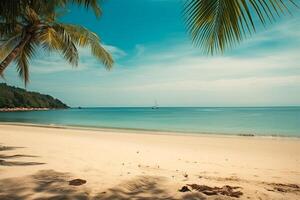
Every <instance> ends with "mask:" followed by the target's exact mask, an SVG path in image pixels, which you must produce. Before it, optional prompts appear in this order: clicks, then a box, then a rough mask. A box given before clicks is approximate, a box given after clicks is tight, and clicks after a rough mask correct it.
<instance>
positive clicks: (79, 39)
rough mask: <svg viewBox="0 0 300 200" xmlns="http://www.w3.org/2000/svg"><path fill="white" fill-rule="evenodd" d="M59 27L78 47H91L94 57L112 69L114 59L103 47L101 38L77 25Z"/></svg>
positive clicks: (60, 25)
mask: <svg viewBox="0 0 300 200" xmlns="http://www.w3.org/2000/svg"><path fill="white" fill-rule="evenodd" d="M57 26H59V27H62V28H63V29H64V30H65V31H66V32H67V34H68V35H69V36H70V37H71V40H72V41H74V43H75V44H76V45H78V46H81V47H87V46H89V47H90V49H91V53H92V55H94V56H95V57H96V58H97V59H99V60H100V61H101V62H102V63H103V64H104V65H105V67H106V68H107V69H111V68H112V65H113V59H112V57H111V55H110V53H109V52H107V51H106V50H105V48H104V47H103V46H102V45H101V41H100V38H99V37H98V36H97V35H96V34H95V33H93V32H91V31H89V30H88V29H86V28H84V27H82V26H77V25H70V24H58V25H57Z"/></svg>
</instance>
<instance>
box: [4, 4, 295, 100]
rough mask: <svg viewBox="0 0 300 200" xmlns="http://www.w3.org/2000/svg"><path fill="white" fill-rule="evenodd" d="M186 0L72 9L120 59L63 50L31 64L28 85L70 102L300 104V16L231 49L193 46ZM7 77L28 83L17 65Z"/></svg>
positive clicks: (69, 18) (70, 18)
mask: <svg viewBox="0 0 300 200" xmlns="http://www.w3.org/2000/svg"><path fill="white" fill-rule="evenodd" d="M182 2H183V1H182V0H126V1H125V0H106V1H104V3H103V15H102V17H101V18H100V19H96V18H95V17H94V15H93V13H92V12H89V11H86V10H84V9H80V8H78V7H77V6H73V7H70V12H69V13H68V14H67V15H66V16H64V17H63V18H62V21H64V22H68V23H73V24H81V25H84V26H86V27H87V28H89V29H90V30H92V31H94V32H96V33H98V34H99V35H100V37H101V39H102V42H103V44H104V45H105V46H106V47H107V49H109V50H110V51H111V52H112V54H113V55H114V58H115V61H116V64H115V66H114V69H113V70H112V71H106V70H105V69H104V68H103V66H102V65H101V63H99V62H98V61H96V60H95V59H94V58H93V57H91V56H90V55H89V50H88V49H80V63H79V66H78V67H77V68H72V67H71V66H69V65H68V64H67V63H66V62H65V61H64V60H63V59H62V58H61V57H60V56H59V55H57V54H49V53H39V54H38V55H37V56H36V58H35V59H34V60H33V61H32V62H31V68H30V70H31V78H30V80H31V81H30V84H29V85H28V89H29V90H35V91H39V92H41V93H47V94H50V95H53V96H55V97H57V98H60V99H61V100H63V101H64V102H66V103H67V104H69V105H71V106H79V105H80V106H151V105H152V104H153V102H154V100H155V99H157V101H158V103H159V104H160V105H161V106H264V105H270V106H273V105H300V64H299V63H300V62H299V53H300V49H299V46H300V14H298V13H299V11H297V13H295V14H294V16H286V17H284V18H282V19H281V20H279V21H278V22H277V23H275V24H272V25H271V26H269V27H268V29H266V30H265V29H263V28H260V29H259V30H258V33H257V34H255V35H253V37H251V38H249V39H247V40H245V41H244V42H243V43H242V44H240V45H238V46H237V47H236V48H234V49H233V50H229V51H227V52H226V54H224V55H217V56H214V57H211V56H207V55H203V54H202V53H201V50H200V49H199V48H196V47H193V45H192V44H191V41H190V38H189V36H188V34H187V33H186V29H185V26H184V22H183V18H182V14H181V11H182V6H183V3H182ZM6 82H7V83H8V84H11V85H16V86H20V87H23V84H22V82H21V81H20V80H19V79H18V77H17V72H16V70H15V68H14V67H13V66H10V68H9V70H7V72H6Z"/></svg>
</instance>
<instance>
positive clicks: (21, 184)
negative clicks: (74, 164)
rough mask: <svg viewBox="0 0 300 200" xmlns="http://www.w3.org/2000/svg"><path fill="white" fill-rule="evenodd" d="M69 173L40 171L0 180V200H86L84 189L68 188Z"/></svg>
mask: <svg viewBox="0 0 300 200" xmlns="http://www.w3.org/2000/svg"><path fill="white" fill-rule="evenodd" d="M70 178H71V175H70V174H69V173H62V172H56V171H54V170H40V171H38V172H37V173H35V174H33V175H29V176H24V177H18V178H8V179H2V180H0V185H1V187H0V199H1V200H12V199H35V200H71V199H72V200H73V199H76V200H86V199H89V198H88V192H87V191H86V190H85V189H84V187H81V188H79V189H78V188H76V187H75V186H69V184H68V180H70Z"/></svg>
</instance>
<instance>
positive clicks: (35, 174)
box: [0, 125, 300, 199]
mask: <svg viewBox="0 0 300 200" xmlns="http://www.w3.org/2000/svg"><path fill="white" fill-rule="evenodd" d="M73 179H83V180H85V181H86V183H85V184H83V185H80V186H73V185H69V184H70V182H69V181H70V180H73ZM299 180H300V140H299V139H294V138H280V137H278V138H277V137H274V138H271V137H269V138H266V137H242V136H217V135H184V134H165V133H157V132H155V134H154V133H151V132H148V133H147V132H135V131H128V130H127V131H125V130H124V131H123V130H79V129H71V128H51V127H34V126H20V125H0V199H216V198H217V197H218V198H219V199H236V197H238V198H239V199H300V188H299V186H300V183H299ZM183 186H187V187H184V188H183V191H184V190H191V191H186V192H180V191H178V190H179V189H182V187H183Z"/></svg>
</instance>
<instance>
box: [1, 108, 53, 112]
mask: <svg viewBox="0 0 300 200" xmlns="http://www.w3.org/2000/svg"><path fill="white" fill-rule="evenodd" d="M52 109H53V108H26V107H18V108H0V112H26V111H44V110H52Z"/></svg>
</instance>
